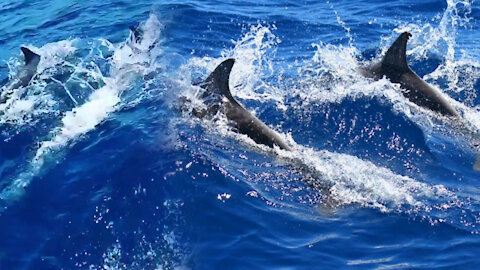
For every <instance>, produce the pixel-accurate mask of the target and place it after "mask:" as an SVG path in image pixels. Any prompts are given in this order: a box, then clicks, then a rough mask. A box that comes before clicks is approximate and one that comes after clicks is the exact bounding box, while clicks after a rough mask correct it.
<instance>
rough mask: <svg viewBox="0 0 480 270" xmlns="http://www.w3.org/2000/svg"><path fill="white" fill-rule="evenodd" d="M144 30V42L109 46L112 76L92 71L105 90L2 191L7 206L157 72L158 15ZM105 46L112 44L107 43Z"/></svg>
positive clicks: (71, 114) (69, 115) (69, 117)
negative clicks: (62, 152) (63, 150)
mask: <svg viewBox="0 0 480 270" xmlns="http://www.w3.org/2000/svg"><path fill="white" fill-rule="evenodd" d="M141 28H142V30H143V32H144V35H143V38H142V40H141V42H139V43H132V42H128V41H127V42H125V43H122V44H119V45H112V44H109V46H108V47H111V48H113V51H114V54H113V56H112V58H111V60H110V62H111V68H110V74H111V75H110V76H109V77H104V76H103V75H102V73H101V72H100V71H99V70H98V69H94V71H91V70H90V71H89V72H96V73H97V74H95V76H94V77H97V78H101V80H102V81H103V82H104V86H102V87H100V88H99V89H97V90H94V91H93V92H92V93H91V94H90V96H89V97H88V99H87V101H86V102H85V103H83V104H80V105H79V106H77V107H75V108H73V109H72V110H71V111H68V112H66V113H65V114H64V116H63V118H62V120H61V123H62V124H61V126H59V127H57V128H55V129H54V130H53V131H52V132H51V139H49V140H45V141H43V142H40V143H39V145H40V147H39V148H38V150H37V151H36V154H35V157H34V158H33V159H32V161H31V163H30V166H29V168H28V170H27V171H25V172H23V173H21V174H20V175H19V176H18V178H17V179H15V180H14V181H13V182H12V183H11V184H10V185H9V186H7V187H6V188H5V189H4V190H2V192H1V193H0V199H2V200H5V201H7V202H8V201H11V200H15V199H17V198H18V197H19V196H21V195H22V194H23V192H24V188H25V187H26V186H28V184H29V183H30V182H31V180H32V178H33V177H34V176H35V175H37V174H38V172H39V171H40V170H41V169H42V166H43V165H44V163H45V160H46V159H47V158H48V156H49V153H56V152H57V151H58V150H60V149H61V148H62V147H65V146H67V145H68V144H69V143H71V142H72V141H74V140H75V139H77V138H79V137H80V136H81V135H83V134H85V133H87V132H89V131H91V130H92V129H94V128H95V127H96V126H97V125H98V124H100V123H101V122H102V121H103V120H104V119H105V118H106V117H108V115H109V114H110V113H112V112H114V111H115V110H116V108H117V105H118V104H119V103H120V102H121V94H122V92H123V91H125V90H128V89H129V87H130V86H131V84H132V83H133V82H134V81H135V80H136V79H137V78H139V77H141V76H142V75H145V74H147V73H148V72H150V71H151V70H152V69H154V68H155V67H154V64H153V63H154V60H155V57H156V56H157V55H158V54H159V53H160V51H159V49H158V48H157V49H155V47H156V45H157V43H158V42H159V38H160V30H161V24H160V22H159V21H158V19H157V17H156V16H155V15H151V16H150V18H149V19H148V20H147V21H146V22H145V23H143V24H142V25H141ZM104 42H106V43H109V42H108V41H104ZM47 49H48V48H47ZM47 51H48V50H47ZM152 51H153V52H154V53H152ZM45 55H48V53H46V54H45ZM53 58H55V57H53ZM47 59H48V58H47ZM46 66H48V65H43V67H46Z"/></svg>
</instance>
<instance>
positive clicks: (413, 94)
mask: <svg viewBox="0 0 480 270" xmlns="http://www.w3.org/2000/svg"><path fill="white" fill-rule="evenodd" d="M411 36H412V34H410V33H409V32H404V33H402V34H400V36H399V37H398V38H397V39H396V40H395V42H393V44H392V46H391V47H390V48H389V49H388V51H387V53H386V54H385V56H384V57H383V59H382V60H381V61H380V62H378V63H374V64H372V65H370V66H366V67H361V68H359V69H358V70H359V72H360V73H361V74H362V75H363V76H365V77H369V78H374V79H375V80H378V79H381V78H383V77H384V76H385V77H387V78H388V79H389V80H390V81H391V82H393V83H399V84H400V86H401V88H403V89H404V90H405V91H402V94H403V95H404V96H405V97H406V98H407V99H408V100H410V101H411V102H413V103H415V104H417V105H419V106H421V107H424V108H427V109H430V110H432V111H434V112H437V113H440V114H442V115H444V116H448V117H452V118H454V119H460V115H459V113H458V112H457V111H456V110H455V108H453V106H452V105H451V104H450V103H449V101H448V100H447V98H446V97H445V94H444V93H442V92H441V91H440V90H438V89H437V88H434V87H432V86H431V85H429V84H428V83H427V82H425V81H424V80H422V79H421V78H420V77H419V76H418V75H417V74H416V73H415V72H414V71H413V70H412V69H411V68H410V67H409V66H408V63H407V55H406V53H407V42H408V39H409V38H410V37H411ZM473 169H474V170H475V171H480V152H479V153H478V154H477V157H476V160H475V162H474V165H473Z"/></svg>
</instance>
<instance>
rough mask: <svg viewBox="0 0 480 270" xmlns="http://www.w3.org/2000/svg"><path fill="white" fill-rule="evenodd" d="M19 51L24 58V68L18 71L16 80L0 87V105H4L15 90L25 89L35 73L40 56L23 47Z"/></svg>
mask: <svg viewBox="0 0 480 270" xmlns="http://www.w3.org/2000/svg"><path fill="white" fill-rule="evenodd" d="M20 50H21V51H22V53H23V56H24V57H25V66H24V67H23V69H22V70H21V71H20V73H19V74H18V76H17V78H15V79H13V80H12V81H11V82H7V83H6V84H5V85H4V86H3V87H2V91H1V94H0V103H5V102H6V101H7V99H8V98H9V97H10V95H11V94H12V93H13V91H14V90H15V89H18V88H20V87H26V86H27V85H28V84H29V83H30V81H31V80H32V78H33V76H35V74H36V73H37V67H38V64H39V63H40V55H38V54H36V53H34V52H32V51H31V50H30V49H28V48H25V47H21V48H20Z"/></svg>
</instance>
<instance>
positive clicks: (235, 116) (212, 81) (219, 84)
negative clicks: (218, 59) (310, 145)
mask: <svg viewBox="0 0 480 270" xmlns="http://www.w3.org/2000/svg"><path fill="white" fill-rule="evenodd" d="M234 63H235V60H234V59H232V58H230V59H227V60H225V61H223V62H222V63H221V64H220V65H218V66H217V67H216V68H215V70H214V71H213V72H212V73H211V74H210V76H208V78H207V79H206V80H205V81H204V82H203V83H201V84H200V87H202V88H203V89H205V92H204V93H203V95H202V96H201V97H202V98H203V99H204V100H206V103H209V102H210V103H212V102H213V103H214V104H213V105H212V106H210V107H209V108H208V109H207V110H204V111H200V112H199V111H196V110H194V111H193V113H194V115H196V116H198V117H203V116H205V115H207V114H215V113H216V112H217V111H218V110H222V111H223V112H224V113H225V115H226V116H227V119H228V120H230V121H231V122H232V123H233V124H234V128H235V129H236V130H237V131H238V133H241V134H245V135H247V136H248V137H250V138H251V139H252V140H254V141H255V142H256V143H259V144H264V145H267V146H270V147H274V145H276V146H278V147H280V148H281V149H284V150H290V147H289V146H288V145H287V143H286V142H285V141H284V140H282V138H280V136H278V134H277V133H276V132H275V131H273V130H272V129H270V128H269V127H268V126H267V125H265V124H264V123H263V122H262V121H260V120H259V119H258V118H257V117H255V116H254V115H252V114H251V113H250V112H249V111H247V110H246V109H245V107H244V106H242V105H241V104H240V103H239V102H238V101H237V100H235V98H234V97H233V96H232V94H231V92H230V88H229V86H228V83H229V77H230V72H231V70H232V67H233V64H234ZM215 95H219V96H220V99H221V101H220V104H218V100H216V99H215V97H212V96H215ZM225 98H226V100H225Z"/></svg>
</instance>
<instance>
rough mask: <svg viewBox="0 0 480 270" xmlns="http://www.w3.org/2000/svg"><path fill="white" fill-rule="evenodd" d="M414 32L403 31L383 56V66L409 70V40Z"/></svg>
mask: <svg viewBox="0 0 480 270" xmlns="http://www.w3.org/2000/svg"><path fill="white" fill-rule="evenodd" d="M411 36H412V34H410V33H409V32H403V33H402V34H401V35H400V36H399V37H398V38H397V40H395V42H394V43H393V44H392V46H391V47H390V48H389V49H388V51H387V53H386V54H385V56H384V57H383V60H382V67H385V68H391V69H395V70H397V71H407V70H408V69H409V67H408V64H407V42H408V38H410V37H411Z"/></svg>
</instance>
